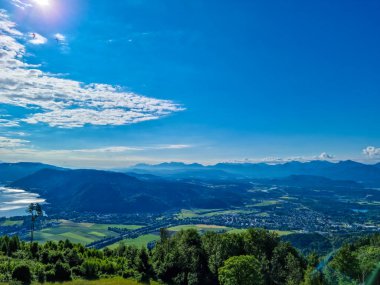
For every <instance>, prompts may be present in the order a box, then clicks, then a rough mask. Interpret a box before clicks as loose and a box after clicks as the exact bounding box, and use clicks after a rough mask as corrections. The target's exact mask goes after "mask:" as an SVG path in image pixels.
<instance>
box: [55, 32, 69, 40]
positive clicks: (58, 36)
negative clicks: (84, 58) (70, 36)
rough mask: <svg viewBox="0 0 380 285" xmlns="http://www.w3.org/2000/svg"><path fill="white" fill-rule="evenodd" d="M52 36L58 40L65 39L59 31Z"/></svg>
mask: <svg viewBox="0 0 380 285" xmlns="http://www.w3.org/2000/svg"><path fill="white" fill-rule="evenodd" d="M54 38H55V39H57V40H58V41H62V42H63V41H66V37H65V36H64V35H62V34H61V33H56V34H55V35H54Z"/></svg>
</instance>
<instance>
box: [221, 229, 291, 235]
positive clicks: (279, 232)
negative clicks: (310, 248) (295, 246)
mask: <svg viewBox="0 0 380 285" xmlns="http://www.w3.org/2000/svg"><path fill="white" fill-rule="evenodd" d="M244 231H246V229H232V230H230V231H228V232H229V233H241V232H244ZM269 231H270V232H274V233H276V234H278V235H279V236H286V235H290V234H294V232H293V231H280V230H269Z"/></svg>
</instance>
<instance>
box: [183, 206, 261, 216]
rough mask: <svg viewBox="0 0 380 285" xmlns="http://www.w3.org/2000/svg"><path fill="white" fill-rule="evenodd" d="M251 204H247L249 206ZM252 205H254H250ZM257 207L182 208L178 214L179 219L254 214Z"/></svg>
mask: <svg viewBox="0 0 380 285" xmlns="http://www.w3.org/2000/svg"><path fill="white" fill-rule="evenodd" d="M248 206H249V205H247V207H248ZM250 206H251V207H252V206H254V205H250ZM256 212H257V210H255V209H244V208H241V209H231V210H223V209H213V210H210V209H207V210H204V209H191V210H190V209H182V210H181V212H179V213H178V214H176V216H177V219H180V220H181V219H186V218H199V217H213V216H218V215H235V214H236V215H237V214H252V213H256Z"/></svg>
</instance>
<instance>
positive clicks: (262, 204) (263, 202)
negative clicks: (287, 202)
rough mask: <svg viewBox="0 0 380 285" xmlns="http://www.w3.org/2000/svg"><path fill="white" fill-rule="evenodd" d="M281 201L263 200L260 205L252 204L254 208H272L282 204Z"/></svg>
mask: <svg viewBox="0 0 380 285" xmlns="http://www.w3.org/2000/svg"><path fill="white" fill-rule="evenodd" d="M282 202H283V201H278V200H264V201H262V202H260V203H256V204H253V205H252V206H254V207H265V206H272V205H277V204H280V203H282Z"/></svg>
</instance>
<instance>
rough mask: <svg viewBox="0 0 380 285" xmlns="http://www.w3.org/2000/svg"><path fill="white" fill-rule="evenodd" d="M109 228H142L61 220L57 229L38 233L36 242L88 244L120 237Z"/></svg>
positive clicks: (48, 229)
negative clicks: (67, 240)
mask: <svg viewBox="0 0 380 285" xmlns="http://www.w3.org/2000/svg"><path fill="white" fill-rule="evenodd" d="M108 227H118V228H125V229H130V230H133V229H137V228H140V227H141V226H136V225H120V224H92V223H74V222H71V221H67V220H60V221H59V224H58V225H57V226H55V227H51V228H46V229H42V230H40V231H36V232H35V240H36V241H38V242H46V241H49V240H53V241H59V240H65V239H69V240H70V241H72V242H75V243H82V244H88V243H91V242H93V241H96V240H99V239H102V238H105V237H114V236H117V235H118V234H117V233H115V232H112V231H109V230H108Z"/></svg>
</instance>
